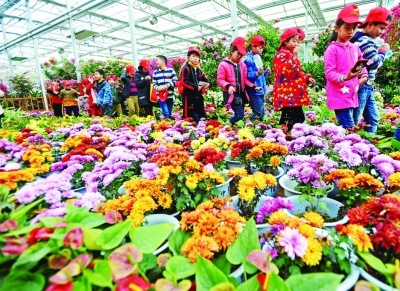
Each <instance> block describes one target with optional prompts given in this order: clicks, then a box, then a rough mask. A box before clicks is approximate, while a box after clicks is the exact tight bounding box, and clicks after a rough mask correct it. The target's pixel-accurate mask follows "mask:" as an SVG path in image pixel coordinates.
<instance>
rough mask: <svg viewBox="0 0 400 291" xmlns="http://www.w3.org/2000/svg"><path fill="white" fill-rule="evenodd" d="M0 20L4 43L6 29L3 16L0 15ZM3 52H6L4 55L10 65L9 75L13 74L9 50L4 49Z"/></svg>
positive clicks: (5, 40)
mask: <svg viewBox="0 0 400 291" xmlns="http://www.w3.org/2000/svg"><path fill="white" fill-rule="evenodd" d="M0 22H1V30H2V31H3V39H4V43H6V42H7V34H6V29H5V27H4V18H3V17H0ZM4 53H5V54H6V56H7V58H8V65H9V66H10V72H11V76H14V68H13V64H12V59H11V55H10V53H9V50H8V49H6V50H5V51H4Z"/></svg>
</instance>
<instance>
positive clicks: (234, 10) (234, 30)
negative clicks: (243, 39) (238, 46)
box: [231, 0, 238, 41]
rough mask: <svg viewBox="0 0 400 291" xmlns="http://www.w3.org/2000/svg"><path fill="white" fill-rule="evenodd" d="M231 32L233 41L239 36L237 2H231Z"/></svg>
mask: <svg viewBox="0 0 400 291" xmlns="http://www.w3.org/2000/svg"><path fill="white" fill-rule="evenodd" d="M231 25H232V26H231V30H232V34H231V35H232V41H233V40H234V39H235V38H236V37H237V35H238V24H237V0H231Z"/></svg>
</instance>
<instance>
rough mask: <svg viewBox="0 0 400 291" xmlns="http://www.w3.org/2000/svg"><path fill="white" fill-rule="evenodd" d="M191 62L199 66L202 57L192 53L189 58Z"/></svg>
mask: <svg viewBox="0 0 400 291" xmlns="http://www.w3.org/2000/svg"><path fill="white" fill-rule="evenodd" d="M189 61H190V62H191V63H193V64H195V65H197V64H198V63H199V62H200V56H199V55H198V54H196V53H191V54H190V56H189Z"/></svg>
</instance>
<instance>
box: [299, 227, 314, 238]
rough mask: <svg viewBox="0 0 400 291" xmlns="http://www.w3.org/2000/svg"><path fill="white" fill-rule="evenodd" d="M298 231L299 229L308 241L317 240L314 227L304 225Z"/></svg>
mask: <svg viewBox="0 0 400 291" xmlns="http://www.w3.org/2000/svg"><path fill="white" fill-rule="evenodd" d="M298 229H299V232H300V233H301V234H302V235H304V236H305V237H306V238H307V239H310V238H315V230H314V228H312V226H310V225H308V224H305V223H303V224H301V225H300V226H299V227H298Z"/></svg>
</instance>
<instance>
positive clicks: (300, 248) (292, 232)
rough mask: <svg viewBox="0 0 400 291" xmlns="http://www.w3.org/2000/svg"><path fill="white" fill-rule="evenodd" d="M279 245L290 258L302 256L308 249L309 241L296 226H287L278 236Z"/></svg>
mask: <svg viewBox="0 0 400 291" xmlns="http://www.w3.org/2000/svg"><path fill="white" fill-rule="evenodd" d="M278 242H279V246H281V247H283V248H284V250H285V252H286V253H287V255H288V256H289V258H291V259H292V260H294V258H295V256H298V257H300V258H302V257H303V256H304V255H305V254H306V251H307V248H308V241H307V239H306V238H305V237H304V236H303V235H301V234H300V232H299V230H298V229H296V228H290V227H286V228H285V229H284V230H282V231H281V232H280V235H279V237H278Z"/></svg>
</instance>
